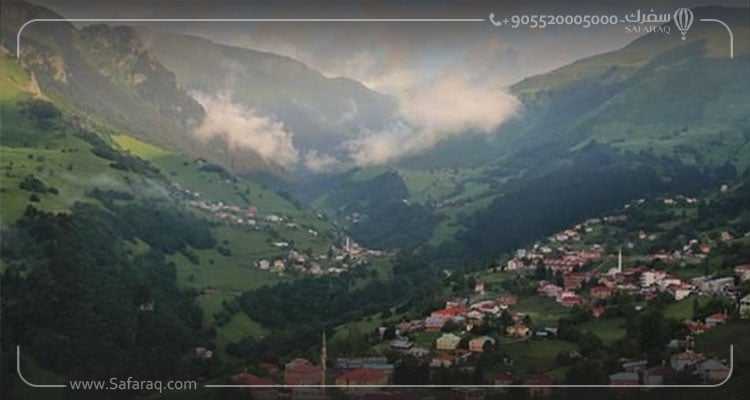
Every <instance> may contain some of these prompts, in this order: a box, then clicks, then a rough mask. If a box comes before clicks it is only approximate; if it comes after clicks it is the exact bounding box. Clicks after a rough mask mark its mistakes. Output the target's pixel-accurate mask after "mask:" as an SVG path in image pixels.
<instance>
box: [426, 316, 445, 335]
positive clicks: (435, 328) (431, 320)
mask: <svg viewBox="0 0 750 400" xmlns="http://www.w3.org/2000/svg"><path fill="white" fill-rule="evenodd" d="M444 326H445V320H444V319H442V318H437V317H427V319H425V320H424V328H425V330H427V331H428V332H440V331H441V330H442V329H443V327H444Z"/></svg>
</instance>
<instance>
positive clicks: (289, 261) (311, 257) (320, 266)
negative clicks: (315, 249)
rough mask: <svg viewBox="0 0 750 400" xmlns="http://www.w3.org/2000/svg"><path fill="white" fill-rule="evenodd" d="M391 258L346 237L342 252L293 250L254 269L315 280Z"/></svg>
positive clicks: (279, 245) (256, 264) (282, 246)
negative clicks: (318, 252) (298, 275)
mask: <svg viewBox="0 0 750 400" xmlns="http://www.w3.org/2000/svg"><path fill="white" fill-rule="evenodd" d="M273 245H274V246H276V247H279V248H287V247H289V243H287V242H274V243H273ZM388 254H389V253H386V252H384V251H380V250H372V249H367V248H365V247H362V246H360V245H358V244H357V243H356V242H354V241H353V240H351V239H350V238H349V237H347V238H345V240H344V244H343V246H342V247H341V248H337V247H331V248H330V252H329V254H317V255H316V254H307V253H304V252H300V251H298V250H295V249H290V250H289V251H288V252H287V253H286V254H285V255H282V256H279V257H276V258H274V259H271V260H269V259H261V260H258V262H256V263H255V266H256V267H257V268H258V269H260V270H262V271H270V272H274V273H278V274H284V273H285V272H290V271H293V272H296V273H300V274H308V275H313V276H321V275H326V274H332V275H338V274H340V273H342V272H344V271H347V270H349V269H351V268H353V267H356V266H359V265H362V264H364V263H366V262H367V261H368V260H369V259H371V258H374V257H382V256H384V255H388Z"/></svg>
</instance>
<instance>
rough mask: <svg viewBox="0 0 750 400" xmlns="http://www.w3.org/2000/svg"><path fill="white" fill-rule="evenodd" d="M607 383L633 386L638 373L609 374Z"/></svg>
mask: <svg viewBox="0 0 750 400" xmlns="http://www.w3.org/2000/svg"><path fill="white" fill-rule="evenodd" d="M609 384H610V385H612V386H635V385H638V374H637V373H635V372H617V373H614V374H612V375H610V376H609Z"/></svg>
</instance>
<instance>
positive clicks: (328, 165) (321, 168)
mask: <svg viewBox="0 0 750 400" xmlns="http://www.w3.org/2000/svg"><path fill="white" fill-rule="evenodd" d="M302 162H303V164H304V165H305V167H307V169H309V170H310V171H313V172H326V171H330V170H332V169H334V168H336V167H337V166H339V164H340V163H339V161H338V160H337V159H336V158H335V157H333V156H331V155H328V154H322V153H318V151H316V150H310V151H308V152H307V153H305V156H304V157H303V161H302Z"/></svg>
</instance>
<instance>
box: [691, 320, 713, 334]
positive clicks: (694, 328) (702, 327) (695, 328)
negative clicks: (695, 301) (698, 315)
mask: <svg viewBox="0 0 750 400" xmlns="http://www.w3.org/2000/svg"><path fill="white" fill-rule="evenodd" d="M687 328H688V330H689V331H690V334H691V335H700V334H701V333H703V332H705V331H706V330H707V329H708V326H706V324H702V323H700V322H689V323H688V324H687Z"/></svg>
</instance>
